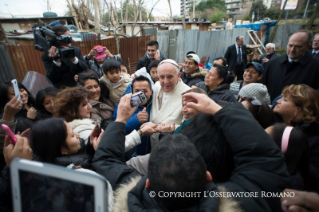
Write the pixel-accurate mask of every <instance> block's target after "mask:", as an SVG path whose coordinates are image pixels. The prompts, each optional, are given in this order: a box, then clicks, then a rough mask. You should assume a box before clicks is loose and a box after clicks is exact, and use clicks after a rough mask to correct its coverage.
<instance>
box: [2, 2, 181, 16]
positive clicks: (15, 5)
mask: <svg viewBox="0 0 319 212" xmlns="http://www.w3.org/2000/svg"><path fill="white" fill-rule="evenodd" d="M49 1H50V5H51V11H52V12H56V13H57V14H58V15H59V16H62V15H64V14H65V13H66V12H67V10H68V8H67V3H66V0H49ZM70 1H71V0H70ZM100 1H101V2H102V1H103V2H104V0H100ZM106 1H107V2H110V0H106ZM115 1H116V2H117V3H118V4H120V0H115ZM124 1H125V0H123V2H124ZM157 1H158V3H157V4H156V5H155V7H154V9H153V12H152V14H153V16H169V7H168V2H167V0H144V4H145V5H146V7H147V8H148V9H149V10H150V9H151V8H152V7H153V5H154V4H155V3H156V2H157ZM75 2H77V0H75ZM112 2H113V1H112ZM131 2H132V1H131ZM171 5H172V12H173V15H178V16H179V15H180V0H171ZM118 6H119V5H118ZM46 11H47V0H1V1H0V13H7V14H10V13H11V14H12V15H13V16H14V15H41V16H42V13H43V12H46Z"/></svg>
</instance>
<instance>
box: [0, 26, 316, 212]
mask: <svg viewBox="0 0 319 212" xmlns="http://www.w3.org/2000/svg"><path fill="white" fill-rule="evenodd" d="M53 31H54V32H55V33H56V34H57V35H66V36H67V35H69V34H70V31H69V29H68V28H66V27H65V26H63V25H59V24H58V25H55V26H54V27H53ZM313 37H314V38H313ZM71 45H72V44H71V43H60V47H62V48H71ZM73 49H74V53H75V54H74V55H75V56H74V57H73V58H63V59H62V58H59V56H58V51H57V49H56V47H54V46H52V47H51V49H50V50H49V52H44V53H43V55H42V57H41V59H42V61H43V64H44V68H45V70H46V77H47V78H48V79H49V80H51V82H52V83H53V86H52V87H45V88H42V89H41V90H39V91H38V93H37V94H36V96H35V97H33V96H32V94H31V93H30V92H29V91H28V90H27V88H26V87H25V86H24V85H23V84H21V83H19V84H18V86H19V92H20V96H21V101H20V100H19V99H18V97H17V96H16V95H15V93H14V89H13V86H12V84H11V81H7V82H4V83H1V84H0V99H1V103H0V115H1V120H0V123H1V124H6V125H8V126H9V127H10V129H11V130H12V132H14V133H15V136H16V138H17V142H16V144H15V145H13V144H12V143H11V141H10V138H9V137H8V136H5V133H4V131H3V130H2V129H0V151H1V154H0V169H1V170H2V172H1V178H0V210H2V211H12V199H11V197H12V192H11V186H10V181H11V180H10V171H9V170H10V161H11V160H12V159H13V158H16V157H18V158H24V159H28V160H35V161H40V162H46V163H51V164H54V165H59V166H64V167H66V166H68V165H69V164H74V165H75V166H76V167H77V168H83V169H90V170H92V171H95V172H96V173H98V174H100V175H102V176H104V177H105V179H106V180H107V181H108V182H109V183H110V185H111V186H112V189H113V191H114V198H113V201H114V205H112V207H111V208H110V207H109V209H110V210H112V211H144V210H152V211H153V210H154V211H155V210H156V211H177V210H178V211H199V210H203V211H204V210H205V211H218V210H219V211H298V210H299V211H317V210H319V204H318V202H319V195H318V193H319V92H318V90H317V89H319V68H318V67H319V58H318V57H319V34H316V35H315V36H313V35H312V32H310V31H307V30H299V31H296V32H294V33H293V34H292V35H291V37H290V38H289V41H288V45H287V51H286V53H285V54H283V55H279V54H277V53H276V52H275V45H274V44H272V43H268V44H267V45H266V54H264V55H261V56H260V57H259V56H254V57H253V61H252V62H248V61H247V53H246V46H245V45H244V37H243V36H238V37H236V40H235V44H233V45H231V46H229V47H228V48H227V50H226V52H225V55H224V56H221V57H217V58H215V59H214V61H213V65H212V67H211V69H210V70H207V69H205V68H204V67H203V65H202V64H201V61H200V57H199V56H198V54H196V52H194V51H190V52H188V53H187V54H186V56H185V61H184V64H183V65H182V67H181V66H180V65H179V64H178V63H176V61H174V60H172V59H167V58H166V57H165V56H164V55H163V53H162V52H160V50H159V44H158V42H157V41H150V42H149V43H148V44H147V51H146V53H145V56H143V57H141V58H140V59H139V61H138V63H137V67H136V71H135V73H134V74H132V75H129V74H128V71H127V67H126V64H125V63H124V62H123V60H122V59H121V58H120V57H119V56H118V55H113V54H112V53H111V52H110V51H109V50H108V49H107V48H106V47H103V46H100V45H97V46H95V47H94V48H92V50H91V51H90V52H89V53H87V52H85V54H84V52H81V51H80V49H79V48H77V47H73ZM83 55H85V56H84V57H83ZM139 92H142V94H143V95H144V96H145V97H146V98H147V101H144V102H142V101H141V103H140V104H139V105H137V106H132V101H131V98H132V95H134V94H137V93H139ZM150 192H155V194H158V193H159V192H170V193H183V192H184V193H185V192H186V193H187V192H188V193H192V194H198V195H191V196H189V195H182V196H181V195H180V196H176V195H173V196H169V197H166V198H160V197H159V195H155V197H153V196H150V195H149V194H150ZM224 192H232V193H235V194H237V195H235V196H233V197H228V196H224V195H220V196H211V195H208V196H207V195H206V194H207V193H209V194H212V193H221V194H223V193H224ZM282 192H293V193H294V195H293V196H285V195H283V196H281V195H278V194H282ZM242 193H245V194H246V193H249V194H251V193H255V196H249V197H247V196H243V195H242ZM264 193H268V194H269V193H270V194H271V195H270V196H266V197H265V196H263V194H264ZM106 201H107V200H106ZM52 210H53V211H54V210H55V208H52ZM65 210H67V208H65Z"/></svg>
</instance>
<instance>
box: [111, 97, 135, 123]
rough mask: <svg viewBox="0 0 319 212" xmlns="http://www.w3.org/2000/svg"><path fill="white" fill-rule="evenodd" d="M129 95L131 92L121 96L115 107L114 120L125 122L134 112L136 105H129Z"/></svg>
mask: <svg viewBox="0 0 319 212" xmlns="http://www.w3.org/2000/svg"><path fill="white" fill-rule="evenodd" d="M131 97H132V94H126V95H125V96H122V98H121V100H120V103H119V106H118V108H117V116H116V119H115V121H116V122H122V123H124V124H126V122H127V121H128V120H129V119H130V118H131V116H132V115H133V114H134V112H135V110H136V109H137V106H135V107H131Z"/></svg>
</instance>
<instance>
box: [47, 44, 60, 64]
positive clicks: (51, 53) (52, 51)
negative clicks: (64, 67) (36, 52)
mask: <svg viewBox="0 0 319 212" xmlns="http://www.w3.org/2000/svg"><path fill="white" fill-rule="evenodd" d="M48 55H49V57H56V56H57V55H58V51H57V50H56V47H55V46H51V48H50V49H49V54H48ZM55 62H57V63H60V62H61V60H60V58H59V59H56V60H55Z"/></svg>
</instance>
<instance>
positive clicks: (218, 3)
mask: <svg viewBox="0 0 319 212" xmlns="http://www.w3.org/2000/svg"><path fill="white" fill-rule="evenodd" d="M213 7H215V8H218V9H219V10H220V11H223V12H226V10H227V8H226V4H225V1H224V0H207V1H202V2H200V3H199V4H198V5H196V7H195V11H204V10H206V9H212V8H213ZM189 11H190V12H192V11H193V5H192V6H191V7H190V9H189Z"/></svg>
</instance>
